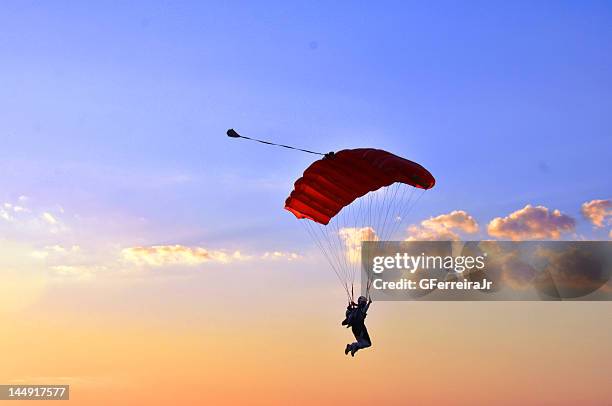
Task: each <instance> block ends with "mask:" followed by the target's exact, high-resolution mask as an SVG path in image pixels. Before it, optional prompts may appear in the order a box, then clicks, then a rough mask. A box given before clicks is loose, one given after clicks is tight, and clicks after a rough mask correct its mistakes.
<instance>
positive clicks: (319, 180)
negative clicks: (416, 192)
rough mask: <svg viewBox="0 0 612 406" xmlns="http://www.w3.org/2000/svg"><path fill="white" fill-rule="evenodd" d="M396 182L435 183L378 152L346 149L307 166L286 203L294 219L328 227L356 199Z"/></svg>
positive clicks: (421, 185) (412, 166) (414, 167)
mask: <svg viewBox="0 0 612 406" xmlns="http://www.w3.org/2000/svg"><path fill="white" fill-rule="evenodd" d="M396 182H400V183H405V184H408V185H411V186H414V187H416V188H419V189H431V188H432V187H433V186H434V184H435V183H436V180H435V179H434V177H433V176H432V175H431V173H429V171H428V170H427V169H425V168H423V167H422V166H421V165H419V164H417V163H415V162H412V161H409V160H407V159H404V158H401V157H399V156H397V155H393V154H392V153H390V152H387V151H383V150H381V149H373V148H359V149H345V150H342V151H339V152H337V153H335V154H329V155H327V156H326V157H325V158H323V159H320V160H318V161H316V162H314V163H313V164H312V165H310V166H309V167H308V168H307V169H306V170H305V171H304V176H302V177H301V178H299V179H298V180H297V181H296V182H295V188H294V190H293V191H292V192H291V194H290V195H289V197H288V198H287V200H286V201H285V209H287V210H289V211H290V212H291V213H293V214H294V215H295V216H296V217H297V218H299V219H303V218H307V219H311V220H313V221H316V222H317V223H320V224H327V223H329V221H330V220H331V218H332V217H334V216H335V215H336V214H338V213H339V212H340V210H342V208H343V207H345V206H347V205H349V204H350V203H351V202H353V201H354V200H355V199H357V198H359V197H361V196H363V195H365V194H367V193H369V192H373V191H375V190H378V189H380V188H381V187H384V186H389V185H392V184H394V183H396Z"/></svg>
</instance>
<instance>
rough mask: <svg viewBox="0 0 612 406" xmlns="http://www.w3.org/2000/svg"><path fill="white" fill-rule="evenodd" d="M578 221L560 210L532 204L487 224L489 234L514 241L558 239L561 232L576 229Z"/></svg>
mask: <svg viewBox="0 0 612 406" xmlns="http://www.w3.org/2000/svg"><path fill="white" fill-rule="evenodd" d="M575 226H576V221H575V220H574V219H573V218H571V217H570V216H568V215H566V214H563V213H561V212H560V211H559V210H553V211H549V210H548V208H546V207H544V206H536V207H533V206H531V205H530V204H528V205H527V206H525V207H523V208H522V209H520V210H517V211H515V212H514V213H511V214H510V215H508V216H507V217H497V218H494V219H493V220H492V221H491V222H490V223H489V225H488V226H487V231H488V232H489V235H491V236H493V237H498V238H509V239H511V240H513V241H518V240H531V239H558V238H559V237H560V236H561V233H565V232H570V231H572V230H574V227H575Z"/></svg>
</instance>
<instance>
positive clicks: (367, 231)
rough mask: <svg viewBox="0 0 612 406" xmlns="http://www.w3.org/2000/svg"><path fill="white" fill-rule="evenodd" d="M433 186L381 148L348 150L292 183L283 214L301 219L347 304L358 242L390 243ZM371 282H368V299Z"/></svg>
mask: <svg viewBox="0 0 612 406" xmlns="http://www.w3.org/2000/svg"><path fill="white" fill-rule="evenodd" d="M434 185H435V179H434V177H433V176H432V175H431V173H429V171H427V169H425V168H424V167H422V166H421V165H419V164H417V163H415V162H412V161H409V160H407V159H405V158H402V157H399V156H397V155H394V154H392V153H390V152H387V151H383V150H380V149H372V148H360V149H346V150H342V151H339V152H336V153H329V154H325V156H324V158H322V159H320V160H318V161H315V162H314V163H312V164H311V165H310V166H309V167H308V168H307V169H306V170H305V171H304V174H303V176H302V177H301V178H299V179H298V180H297V181H296V182H295V184H294V190H293V191H292V192H291V194H290V195H289V197H288V198H287V200H286V201H285V209H286V210H288V211H290V212H291V213H293V214H294V215H295V216H296V217H297V218H298V219H300V220H302V221H300V223H302V224H303V225H304V227H305V229H306V231H307V232H308V233H309V234H310V236H311V238H312V239H313V240H314V242H315V243H316V244H317V246H318V248H319V249H320V250H321V252H322V253H323V255H324V256H325V258H326V259H327V261H328V262H329V265H330V266H331V268H332V269H333V271H334V272H335V273H336V276H337V277H338V279H339V280H340V282H341V284H342V286H343V288H344V290H345V292H346V294H347V298H348V300H349V301H351V300H353V298H354V292H353V290H354V283H355V276H356V274H357V273H358V271H359V269H360V260H361V251H360V250H361V242H362V241H378V240H380V241H386V240H390V239H392V238H393V237H394V236H395V233H396V232H398V231H399V229H400V227H401V226H402V224H403V223H404V219H405V218H406V216H407V215H408V213H409V212H410V210H411V209H412V207H413V206H414V205H415V204H416V202H418V200H419V199H420V197H421V196H422V194H423V193H424V192H425V191H426V190H428V189H431V188H432V187H433V186H434ZM416 190H422V192H421V193H415V191H416ZM415 195H416V196H415ZM371 282H372V281H371V280H370V278H368V280H367V281H366V286H365V293H366V296H367V294H368V293H369V290H370V287H371Z"/></svg>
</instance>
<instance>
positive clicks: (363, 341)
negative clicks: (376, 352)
mask: <svg viewBox="0 0 612 406" xmlns="http://www.w3.org/2000/svg"><path fill="white" fill-rule="evenodd" d="M355 338H356V339H357V341H356V342H354V343H353V344H351V355H352V356H355V353H356V352H357V351H359V350H361V349H363V348H368V347H370V346H371V345H372V341H371V340H370V335H369V334H368V330H367V329H366V328H365V326H364V327H363V329H362V330H361V331H360V333H359V335H355Z"/></svg>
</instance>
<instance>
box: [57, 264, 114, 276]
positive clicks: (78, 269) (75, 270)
mask: <svg viewBox="0 0 612 406" xmlns="http://www.w3.org/2000/svg"><path fill="white" fill-rule="evenodd" d="M50 269H51V272H52V273H53V275H54V276H59V277H67V278H74V279H90V278H92V277H93V276H94V274H96V273H100V272H105V271H107V270H108V269H107V268H106V267H105V266H102V265H55V266H52V267H51V268H50Z"/></svg>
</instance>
